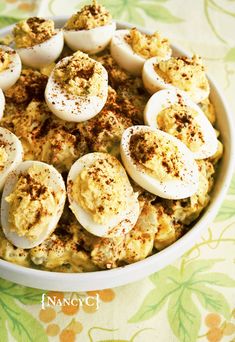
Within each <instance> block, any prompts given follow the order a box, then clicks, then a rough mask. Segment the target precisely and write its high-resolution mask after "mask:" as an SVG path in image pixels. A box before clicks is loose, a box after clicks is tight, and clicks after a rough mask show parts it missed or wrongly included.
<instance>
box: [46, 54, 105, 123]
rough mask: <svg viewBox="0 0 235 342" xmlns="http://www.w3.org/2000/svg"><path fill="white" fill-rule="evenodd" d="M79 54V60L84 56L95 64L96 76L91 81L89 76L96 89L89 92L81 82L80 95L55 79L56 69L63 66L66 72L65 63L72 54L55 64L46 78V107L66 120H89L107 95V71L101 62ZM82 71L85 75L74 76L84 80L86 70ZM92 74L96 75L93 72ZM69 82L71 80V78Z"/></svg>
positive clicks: (101, 105)
mask: <svg viewBox="0 0 235 342" xmlns="http://www.w3.org/2000/svg"><path fill="white" fill-rule="evenodd" d="M77 53H78V52H77ZM79 54H80V55H81V59H80V61H81V62H82V60H83V59H84V58H86V59H87V61H89V62H90V63H91V64H93V66H94V65H95V66H96V68H97V70H98V76H97V77H98V78H96V80H93V81H92V79H93V78H92V76H91V78H90V80H91V82H93V85H94V87H96V91H95V92H94V93H93V94H91V93H89V91H87V90H86V89H85V88H83V85H82V84H81V95H76V94H73V93H68V92H67V91H66V89H65V88H64V87H63V85H62V84H61V83H60V82H58V81H57V80H56V77H55V73H56V70H57V69H60V68H64V69H65V72H66V68H67V65H68V63H69V61H71V59H72V58H73V56H70V57H65V58H63V59H62V60H60V61H59V62H58V63H57V64H56V66H55V68H54V69H53V71H52V73H51V75H50V77H49V79H48V82H47V86H46V89H45V100H46V103H47V105H48V107H49V108H50V110H51V111H52V112H53V113H54V114H55V115H56V116H58V117H59V118H60V119H62V120H66V121H75V122H82V121H86V120H89V119H90V118H92V117H93V116H95V115H96V114H98V113H99V112H100V111H101V109H102V108H103V106H104V105H105V102H106V100H107V96H108V73H107V71H106V70H105V68H104V67H103V66H102V64H101V63H99V62H97V61H95V60H93V59H91V58H89V57H88V56H87V55H85V54H83V53H82V52H80V53H79ZM81 71H82V70H81ZM82 73H83V74H85V76H81V77H79V76H78V77H77V76H76V77H77V78H79V79H80V80H81V82H82V81H83V80H85V77H86V75H88V73H87V72H86V71H84V72H82ZM93 75H94V77H96V75H95V74H93ZM83 77H84V78H83ZM88 78H89V76H88ZM88 81H89V80H88ZM68 82H69V81H68ZM71 82H73V80H72V81H71ZM65 83H67V82H64V84H65ZM75 88H76V86H75ZM83 90H84V92H83Z"/></svg>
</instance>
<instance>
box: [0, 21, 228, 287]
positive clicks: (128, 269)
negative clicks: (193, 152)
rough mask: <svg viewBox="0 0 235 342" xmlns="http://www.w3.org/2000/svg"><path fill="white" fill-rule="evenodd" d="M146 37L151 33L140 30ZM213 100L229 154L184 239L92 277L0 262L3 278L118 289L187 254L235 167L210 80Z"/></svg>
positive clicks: (221, 105) (224, 110)
mask: <svg viewBox="0 0 235 342" xmlns="http://www.w3.org/2000/svg"><path fill="white" fill-rule="evenodd" d="M52 19H54V21H55V23H56V26H57V27H62V26H63V24H64V23H65V21H66V20H67V17H55V18H52ZM117 27H118V28H129V27H131V25H129V24H127V23H123V22H117ZM11 29H12V26H9V27H7V28H4V29H2V30H0V36H4V35H6V34H9V33H10V31H11ZM139 29H140V30H141V31H142V32H144V33H151V31H149V30H146V29H143V28H139ZM172 47H173V54H174V55H187V52H185V51H183V50H182V49H180V48H179V47H176V46H174V45H173V46H172ZM209 80H210V86H211V94H210V98H211V101H212V102H213V104H214V105H215V108H216V114H217V126H218V128H219V130H220V132H221V140H222V142H223V144H224V147H225V150H224V155H223V158H222V160H221V162H220V166H219V170H218V174H217V177H216V183H215V186H214V188H213V191H212V194H211V202H210V204H209V206H208V207H207V208H206V209H205V211H204V213H203V214H202V216H201V217H200V219H199V220H198V221H197V223H196V224H195V225H194V226H193V227H192V228H191V230H189V231H188V232H187V233H186V234H185V235H184V236H182V237H181V238H180V239H179V240H177V241H176V242H175V243H173V244H172V245H171V246H169V247H167V248H166V249H164V250H162V251H161V252H159V253H157V254H155V255H153V256H150V257H148V258H146V259H144V260H142V261H139V262H136V263H134V264H130V265H127V266H124V267H119V268H117V269H112V270H105V271H97V272H88V273H58V272H48V271H41V270H36V269H29V268H25V267H23V266H19V265H16V264H13V263H10V262H7V261H5V260H1V259H0V276H1V277H3V278H5V279H8V280H11V281H13V282H16V283H19V284H22V285H25V286H30V287H35V288H41V289H45V290H54V291H88V290H98V289H104V288H107V287H109V288H110V287H114V286H119V285H123V284H127V283H130V282H133V281H136V280H139V279H141V278H143V277H145V276H147V275H149V274H150V273H153V272H156V271H158V270H160V269H161V268H163V267H164V266H166V265H168V264H169V263H171V262H172V261H174V260H175V259H176V258H178V257H180V256H181V255H182V254H183V253H184V252H186V251H187V250H188V249H189V248H190V247H191V246H192V245H193V244H194V243H195V240H196V239H197V238H198V237H199V236H200V234H201V233H202V231H203V230H204V229H205V228H206V227H207V226H208V224H209V223H210V222H211V221H212V220H213V218H214V217H215V215H216V213H217V211H218V209H219V207H220V205H221V203H222V200H223V198H224V196H225V194H226V191H227V189H228V186H229V183H230V180H231V177H232V173H233V165H234V136H233V134H232V120H231V115H230V113H229V109H228V106H227V104H226V101H225V99H224V97H223V95H222V93H221V91H220V90H219V89H218V87H217V86H216V85H215V83H214V81H212V80H211V79H210V78H209Z"/></svg>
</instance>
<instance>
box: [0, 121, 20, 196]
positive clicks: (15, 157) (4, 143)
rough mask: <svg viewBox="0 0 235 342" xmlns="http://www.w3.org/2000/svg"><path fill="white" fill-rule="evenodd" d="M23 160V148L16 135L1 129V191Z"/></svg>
mask: <svg viewBox="0 0 235 342" xmlns="http://www.w3.org/2000/svg"><path fill="white" fill-rule="evenodd" d="M22 158H23V147H22V144H21V142H20V140H19V139H18V138H17V136H16V135H15V134H13V133H12V132H10V131H8V129H6V128H2V127H0V190H2V187H3V185H4V183H5V180H6V178H7V176H8V174H9V173H10V172H11V171H12V170H14V169H15V168H16V167H17V166H18V164H19V163H21V161H22Z"/></svg>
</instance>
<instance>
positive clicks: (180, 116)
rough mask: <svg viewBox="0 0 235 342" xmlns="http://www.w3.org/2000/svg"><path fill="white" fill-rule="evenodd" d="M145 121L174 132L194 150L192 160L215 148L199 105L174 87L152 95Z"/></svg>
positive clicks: (151, 125)
mask: <svg viewBox="0 0 235 342" xmlns="http://www.w3.org/2000/svg"><path fill="white" fill-rule="evenodd" d="M144 122H145V124H146V125H149V126H150V127H153V128H158V129H161V130H163V131H164V132H167V133H169V134H172V135H174V136H175V137H176V138H178V139H179V140H181V141H182V142H183V143H184V144H185V145H186V146H187V147H188V148H189V149H190V150H191V152H192V153H193V156H194V158H195V159H205V158H209V157H211V156H213V155H214V154H215V153H216V151H217V146H218V140H217V137H216V131H215V130H214V128H213V126H212V124H211V123H210V121H209V120H208V119H207V117H206V115H205V114H204V113H203V111H202V110H201V108H200V107H199V106H198V105H197V104H196V103H195V102H193V101H192V100H191V99H190V98H189V97H188V96H187V95H185V94H184V93H182V92H179V91H177V90H176V89H171V90H170V89H165V90H160V91H158V92H157V93H155V94H153V95H152V96H151V98H150V99H149V101H148V102H147V104H146V106H145V110H144Z"/></svg>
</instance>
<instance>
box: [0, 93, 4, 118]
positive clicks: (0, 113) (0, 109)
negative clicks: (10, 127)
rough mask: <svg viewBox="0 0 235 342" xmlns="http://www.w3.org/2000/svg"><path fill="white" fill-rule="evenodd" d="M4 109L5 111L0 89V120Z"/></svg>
mask: <svg viewBox="0 0 235 342" xmlns="http://www.w3.org/2000/svg"><path fill="white" fill-rule="evenodd" d="M4 109H5V96H4V94H3V91H2V89H1V88H0V120H1V118H2V117H3V113H4Z"/></svg>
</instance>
